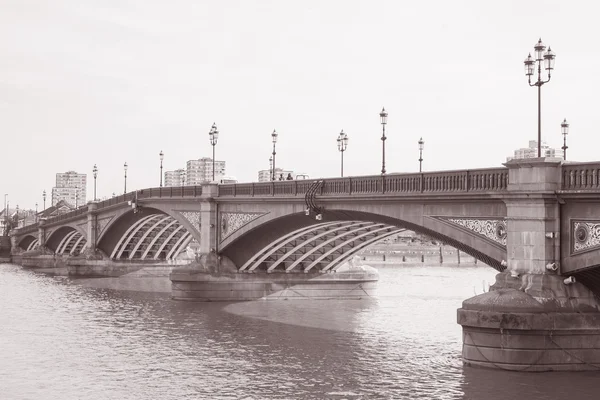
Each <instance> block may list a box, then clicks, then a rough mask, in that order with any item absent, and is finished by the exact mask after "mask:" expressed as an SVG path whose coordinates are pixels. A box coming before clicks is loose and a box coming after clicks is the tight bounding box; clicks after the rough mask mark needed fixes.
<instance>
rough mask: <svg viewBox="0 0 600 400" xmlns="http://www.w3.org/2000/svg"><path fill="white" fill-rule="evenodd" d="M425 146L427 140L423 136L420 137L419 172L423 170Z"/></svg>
mask: <svg viewBox="0 0 600 400" xmlns="http://www.w3.org/2000/svg"><path fill="white" fill-rule="evenodd" d="M424 147H425V142H424V141H423V138H420V139H419V173H420V172H421V166H422V165H423V148H424Z"/></svg>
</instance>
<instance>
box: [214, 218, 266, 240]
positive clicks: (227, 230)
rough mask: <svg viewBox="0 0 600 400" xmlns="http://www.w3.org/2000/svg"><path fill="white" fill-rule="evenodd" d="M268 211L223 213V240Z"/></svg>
mask: <svg viewBox="0 0 600 400" xmlns="http://www.w3.org/2000/svg"><path fill="white" fill-rule="evenodd" d="M265 214H266V213H246V212H224V213H221V241H223V240H225V239H227V238H228V237H229V236H231V235H232V234H233V233H234V232H235V231H237V230H238V229H240V228H241V227H243V226H244V225H246V224H248V223H250V222H252V221H254V220H255V219H257V218H259V217H261V216H263V215H265Z"/></svg>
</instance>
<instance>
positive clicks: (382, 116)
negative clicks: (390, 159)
mask: <svg viewBox="0 0 600 400" xmlns="http://www.w3.org/2000/svg"><path fill="white" fill-rule="evenodd" d="M387 117H388V113H387V112H386V111H385V107H384V108H382V109H381V112H380V113H379V118H380V119H381V127H382V129H383V133H382V135H381V146H382V153H383V157H382V159H381V175H385V139H386V137H385V125H386V124H387Z"/></svg>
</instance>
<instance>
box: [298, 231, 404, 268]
mask: <svg viewBox="0 0 600 400" xmlns="http://www.w3.org/2000/svg"><path fill="white" fill-rule="evenodd" d="M391 228H392V226H390V225H386V226H384V227H383V228H379V229H375V230H373V231H368V232H365V233H361V234H360V235H358V236H355V237H353V238H351V239H348V240H346V241H345V242H342V243H340V244H338V245H337V246H335V247H333V248H331V249H329V251H327V252H325V253H323V254H322V255H321V256H320V257H319V258H317V259H316V260H314V261H313V262H312V263H311V264H310V265H309V266H308V267H306V268H305V269H304V272H308V271H310V270H311V269H312V268H313V267H314V266H315V265H317V264H318V263H319V262H320V261H321V260H323V259H324V258H325V257H327V256H329V255H330V254H331V253H333V252H334V251H336V250H338V249H340V248H342V247H344V246H345V245H347V244H348V243H351V242H354V241H355V240H356V239H360V238H362V237H365V236H369V235H372V234H374V233H377V232H381V231H384V230H386V229H388V230H389V229H391ZM330 265H331V264H330ZM330 265H328V266H327V267H325V268H323V269H322V270H321V271H322V272H325V271H327V270H328V269H329V266H330Z"/></svg>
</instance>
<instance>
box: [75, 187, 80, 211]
mask: <svg viewBox="0 0 600 400" xmlns="http://www.w3.org/2000/svg"><path fill="white" fill-rule="evenodd" d="M78 192H79V187H77V186H75V208H77V207H78V206H79V204H78V200H79V195H78Z"/></svg>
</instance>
